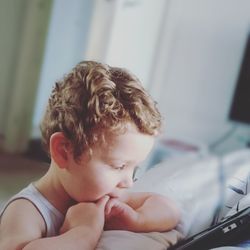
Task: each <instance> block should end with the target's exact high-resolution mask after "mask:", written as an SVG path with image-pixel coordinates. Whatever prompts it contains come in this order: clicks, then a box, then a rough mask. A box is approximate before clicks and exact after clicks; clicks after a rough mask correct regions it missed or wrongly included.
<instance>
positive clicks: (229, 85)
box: [151, 0, 250, 143]
mask: <svg viewBox="0 0 250 250" xmlns="http://www.w3.org/2000/svg"><path fill="white" fill-rule="evenodd" d="M168 7H169V10H168V16H167V17H166V24H165V29H164V32H163V37H162V44H161V47H160V49H159V52H158V58H157V60H156V61H155V74H154V76H153V77H152V79H151V80H152V81H154V83H155V84H154V85H153V88H152V89H151V91H152V94H153V95H154V96H155V97H156V99H157V100H158V102H159V105H160V109H161V111H162V113H163V114H164V116H165V119H166V134H167V135H168V136H170V137H178V138H179V137H180V138H190V139H192V140H197V141H202V142H205V143H212V142H213V141H215V140H216V139H217V138H219V137H220V136H221V135H222V134H223V133H225V132H226V131H227V130H228V129H230V128H231V126H232V123H230V122H228V119H227V115H228V112H229V108H230V103H231V97H232V94H233V90H234V86H235V82H236V79H237V75H238V71H239V67H240V63H241V59H242V55H243V51H244V45H245V40H246V38H247V33H248V31H249V28H250V25H249V24H250V1H248V0H241V1H238V0H188V1H186V0H172V1H171V2H170V5H169V6H168Z"/></svg>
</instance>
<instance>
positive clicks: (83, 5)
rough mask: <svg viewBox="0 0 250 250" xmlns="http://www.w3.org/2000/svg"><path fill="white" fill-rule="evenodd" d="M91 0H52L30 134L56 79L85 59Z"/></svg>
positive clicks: (39, 117)
mask: <svg viewBox="0 0 250 250" xmlns="http://www.w3.org/2000/svg"><path fill="white" fill-rule="evenodd" d="M93 4H94V3H93V1H89V0H71V1H68V0H54V3H53V9H52V13H51V22H50V27H49V32H48V38H47V43H46V49H45V55H44V62H43V67H42V70H41V76H40V81H39V90H38V95H37V102H36V108H35V112H34V118H33V137H38V136H39V123H40V120H41V117H42V115H43V113H44V110H45V107H46V104H47V101H48V97H49V95H50V93H51V90H52V86H54V84H55V81H56V80H58V79H60V78H61V77H62V76H63V75H64V74H65V73H67V72H68V71H69V70H70V69H71V68H72V67H73V66H75V64H76V63H78V62H80V61H81V60H84V55H85V50H86V46H87V36H88V32H89V26H90V18H91V15H92V11H93Z"/></svg>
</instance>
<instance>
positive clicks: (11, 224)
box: [0, 61, 179, 250]
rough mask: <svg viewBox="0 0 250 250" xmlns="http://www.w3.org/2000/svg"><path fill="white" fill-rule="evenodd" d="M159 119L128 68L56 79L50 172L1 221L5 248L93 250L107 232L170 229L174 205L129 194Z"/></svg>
mask: <svg viewBox="0 0 250 250" xmlns="http://www.w3.org/2000/svg"><path fill="white" fill-rule="evenodd" d="M160 126H161V117H160V114H159V112H158V110H157V108H156V106H155V103H154V101H153V100H152V99H151V97H150V96H149V95H148V94H147V93H146V92H145V90H144V89H143V87H142V86H141V85H140V82H139V80H138V79H137V78H136V77H135V76H133V75H132V74H131V73H129V72H128V71H126V70H124V69H121V68H115V67H110V66H108V65H105V64H101V63H98V62H94V61H85V62H81V63H79V64H78V65H77V66H76V67H75V68H74V69H73V70H72V72H70V73H69V74H68V75H66V76H65V77H64V79H63V80H61V81H60V82H57V83H56V85H55V88H54V90H53V92H52V94H51V97H50V99H49V103H48V106H47V109H46V113H45V116H44V118H43V121H42V124H41V132H42V139H43V143H44V146H45V148H46V150H47V152H48V154H49V156H50V158H51V164H50V168H49V170H48V172H47V173H46V174H45V175H44V176H43V177H42V178H41V179H39V180H38V181H36V182H35V183H31V184H30V185H29V186H28V187H26V188H25V189H24V190H22V191H21V192H20V193H18V194H17V195H16V196H14V197H13V198H12V199H11V200H10V201H9V202H8V203H7V205H6V206H5V208H4V210H3V213H2V214H1V221H0V250H14V249H23V250H38V249H42V250H44V249H47V250H50V249H53V250H56V249H60V250H63V249H67V250H68V249H71V250H78V249H81V250H82V249H85V250H86V249H94V248H95V246H96V244H97V242H98V239H99V237H100V235H101V233H102V230H103V229H106V230H116V229H118V230H130V231H134V232H150V231H167V230H170V229H172V228H174V227H175V226H176V225H177V223H178V220H179V212H178V209H177V207H176V206H175V204H174V203H173V202H172V201H171V200H169V199H168V198H166V197H163V196H161V195H158V194H154V193H136V192H134V193H133V192H128V191H127V189H128V188H129V187H131V186H132V185H133V175H134V172H135V170H136V168H137V166H138V164H140V162H142V161H143V160H144V159H145V158H146V156H147V155H148V153H149V152H150V150H151V149H152V147H153V143H154V138H155V136H157V134H158V133H159V130H160Z"/></svg>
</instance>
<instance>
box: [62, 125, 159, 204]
mask: <svg viewBox="0 0 250 250" xmlns="http://www.w3.org/2000/svg"><path fill="white" fill-rule="evenodd" d="M106 140H107V144H106V145H105V146H104V145H96V146H94V147H92V150H93V154H92V156H91V158H90V159H89V158H88V156H87V155H86V154H83V155H82V157H81V160H80V161H79V162H76V161H74V160H72V164H71V166H70V168H69V172H68V173H69V174H68V175H67V176H66V178H65V179H64V185H65V188H67V192H68V193H69V195H70V196H71V197H72V198H73V199H74V200H76V201H78V202H81V201H82V202H83V201H96V200H98V199H100V198H101V197H103V196H104V195H109V196H110V197H118V196H119V195H120V194H121V192H122V191H123V190H124V189H126V188H129V187H131V186H132V185H133V173H134V170H135V168H136V167H137V166H138V164H139V163H141V162H142V161H143V160H144V159H145V158H146V157H147V155H148V154H149V152H150V150H151V149H152V147H153V143H154V137H153V136H150V135H145V134H142V133H139V132H138V131H137V130H136V128H135V127H132V126H129V128H128V130H127V131H126V132H125V133H123V134H121V135H118V136H117V135H116V136H114V135H113V136H109V137H108V136H107V137H106Z"/></svg>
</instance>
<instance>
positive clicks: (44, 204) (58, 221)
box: [0, 183, 64, 237]
mask: <svg viewBox="0 0 250 250" xmlns="http://www.w3.org/2000/svg"><path fill="white" fill-rule="evenodd" d="M17 199H27V200H29V201H30V202H31V203H32V204H33V205H34V206H35V207H36V209H37V210H38V211H39V213H40V214H41V215H42V217H43V219H44V222H45V225H46V237H51V236H55V235H58V232H59V229H60V227H61V225H62V223H63V220H64V216H63V214H62V213H61V212H60V211H59V210H58V209H56V208H55V207H54V206H53V205H52V204H51V203H50V202H49V201H48V200H47V199H46V198H45V197H44V196H43V195H42V194H41V193H40V192H39V191H38V190H37V189H36V187H35V186H34V185H33V184H32V183H31V184H29V186H27V187H26V188H24V189H23V190H21V191H20V192H19V193H17V194H16V195H14V196H13V197H12V198H11V199H10V200H9V201H8V202H7V204H6V205H5V206H4V207H3V209H2V211H1V213H0V219H1V216H2V214H3V212H4V210H5V209H6V208H7V206H8V205H9V204H10V203H11V202H13V201H14V200H17Z"/></svg>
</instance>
